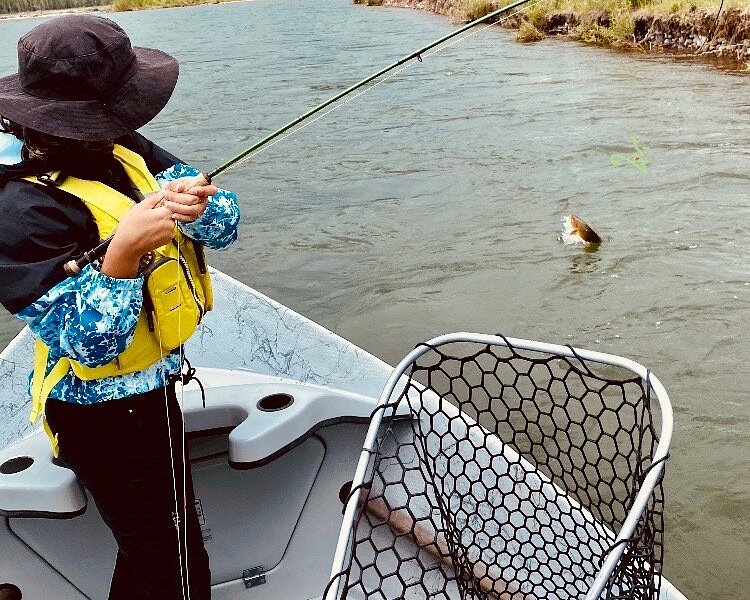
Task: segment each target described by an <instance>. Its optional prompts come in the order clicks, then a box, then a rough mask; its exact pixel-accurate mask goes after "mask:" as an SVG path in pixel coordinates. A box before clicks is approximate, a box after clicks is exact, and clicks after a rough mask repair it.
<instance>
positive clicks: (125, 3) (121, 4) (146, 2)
mask: <svg viewBox="0 0 750 600" xmlns="http://www.w3.org/2000/svg"><path fill="white" fill-rule="evenodd" d="M227 1H229V0H114V1H113V2H112V10H114V11H118V12H119V11H126V10H143V9H146V8H169V7H171V6H195V5H197V4H219V3H220V2H227Z"/></svg>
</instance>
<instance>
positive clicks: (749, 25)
mask: <svg viewBox="0 0 750 600" xmlns="http://www.w3.org/2000/svg"><path fill="white" fill-rule="evenodd" d="M354 2H355V3H358V4H368V5H378V6H397V7H405V8H414V9H420V10H428V11H431V12H434V13H437V14H442V15H446V16H448V17H449V18H451V19H453V20H459V21H470V20H472V19H476V18H479V17H481V16H484V15H486V14H489V13H490V12H492V11H494V10H496V9H497V8H500V7H501V6H503V4H505V2H502V3H501V2H490V1H488V0H354ZM697 4H702V6H698V5H697ZM697 4H696V3H689V2H686V1H685V0H654V1H653V2H652V1H651V0H551V1H542V2H540V3H538V4H535V5H532V6H531V7H530V8H528V9H527V10H526V9H524V8H521V9H519V12H518V13H517V14H515V15H513V16H510V17H501V18H500V22H499V24H500V25H501V26H503V27H508V28H512V29H515V30H517V33H516V39H517V40H518V41H519V42H533V41H537V40H540V39H544V38H545V37H548V36H563V37H566V38H569V39H573V40H577V41H580V42H584V43H587V44H594V45H598V46H604V47H611V48H619V49H623V50H630V51H637V52H648V53H669V54H679V55H694V56H700V57H704V58H713V59H719V60H721V61H722V62H724V63H726V62H729V63H730V64H731V65H732V66H734V67H737V68H748V67H749V66H750V11H749V10H748V3H747V2H746V1H740V0H730V1H729V2H725V4H724V6H723V7H721V10H720V3H719V2H718V1H717V2H716V3H715V5H714V4H713V2H705V1H704V2H700V0H698V2H697Z"/></svg>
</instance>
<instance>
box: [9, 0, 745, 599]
mask: <svg viewBox="0 0 750 600" xmlns="http://www.w3.org/2000/svg"><path fill="white" fill-rule="evenodd" d="M111 16H112V18H113V19H114V20H116V21H117V22H119V23H121V24H122V25H123V27H124V28H125V29H126V30H127V31H128V32H129V33H130V34H131V37H132V39H133V40H134V42H135V43H136V44H140V45H146V46H157V47H159V48H162V49H164V50H166V51H168V52H170V53H171V54H173V55H174V56H176V57H177V58H178V59H179V60H180V63H181V65H182V75H181V78H180V82H179V84H178V87H177V90H176V93H175V95H174V97H173V99H172V100H171V101H170V103H169V104H168V106H167V107H166V109H165V110H164V111H163V112H162V113H161V114H160V115H159V116H158V117H157V118H156V119H155V120H154V121H153V122H152V123H150V124H149V125H148V126H146V127H145V128H144V132H145V133H146V134H147V135H149V136H150V137H152V138H153V139H155V140H156V141H158V142H159V143H161V144H162V145H164V146H166V147H167V148H169V149H170V150H171V151H172V152H174V153H176V154H177V155H179V156H181V157H183V159H184V160H186V161H188V162H191V163H193V164H195V165H197V166H200V167H202V168H204V169H206V170H210V169H211V168H213V167H215V166H216V165H218V164H220V163H222V162H224V160H226V159H227V158H228V157H230V156H232V155H233V154H234V153H236V152H238V151H239V150H241V149H243V145H244V146H247V145H249V144H250V143H252V142H254V141H256V140H258V139H260V138H261V137H262V136H263V135H265V134H267V133H270V132H271V131H273V130H274V129H276V128H277V127H279V126H281V125H282V124H284V123H285V122H287V121H289V120H290V119H291V118H293V117H295V116H297V115H298V114H300V113H302V112H303V111H305V110H306V109H308V108H310V107H312V106H314V105H316V104H317V103H318V102H320V101H322V100H324V99H326V98H328V97H329V96H331V95H333V94H334V93H335V92H337V91H339V90H341V89H344V88H345V87H347V86H348V85H350V84H352V83H354V82H355V81H358V80H359V79H361V78H362V77H364V76H365V75H367V74H369V73H371V72H373V71H375V70H377V69H379V68H380V67H383V66H385V65H386V64H390V63H391V62H392V61H393V60H395V59H397V58H399V57H401V56H403V55H404V54H406V53H408V52H410V51H412V50H414V49H416V48H417V47H419V46H421V45H423V44H424V43H427V42H429V41H431V40H432V39H434V38H436V37H437V36H440V35H443V34H445V33H447V32H449V31H451V30H452V29H453V28H454V27H455V25H452V24H450V23H449V22H448V21H447V20H446V19H444V18H442V17H437V16H435V15H431V14H427V13H423V12H417V11H411V10H403V9H374V8H365V7H359V6H354V5H352V4H350V3H349V1H348V0H314V1H313V0H294V1H292V0H257V1H255V2H245V3H232V4H223V5H214V6H204V7H194V8H184V9H165V10H157V11H144V12H134V13H122V14H114V15H111ZM38 22H39V20H38V19H33V20H18V21H2V22H0V74H3V75H4V74H8V73H11V72H14V71H15V43H16V40H17V39H18V36H19V35H21V34H22V33H23V32H25V31H27V30H28V29H29V28H31V27H32V26H33V25H35V24H36V23H38ZM749 81H750V80H748V79H747V77H744V76H740V75H737V74H732V73H728V72H722V71H718V70H715V69H713V68H711V67H709V66H706V65H698V64H692V63H690V62H683V61H679V62H676V61H673V60H670V59H668V58H654V57H651V58H649V57H645V56H639V55H623V54H619V53H614V52H609V51H605V50H600V49H595V48H590V47H584V46H579V45H577V44H575V43H571V42H564V41H557V40H545V41H543V42H540V43H537V44H533V45H521V44H517V43H515V42H514V41H513V33H512V32H509V31H505V30H498V29H497V28H491V29H489V30H486V31H482V32H480V33H477V34H476V35H473V36H471V37H470V38H468V39H466V40H464V41H463V42H461V43H460V44H456V45H453V46H450V47H449V48H447V49H445V50H444V51H442V52H440V53H438V54H436V55H434V56H429V57H426V58H425V60H424V62H422V63H416V64H415V65H414V66H412V67H411V68H409V69H407V70H406V71H404V72H403V73H401V74H399V75H398V76H396V77H393V78H391V79H389V80H388V81H386V82H385V83H383V84H382V85H379V86H377V87H375V88H374V89H373V90H371V91H370V92H369V93H367V94H365V95H364V96H362V97H359V98H356V99H355V100H353V101H351V102H350V103H348V104H346V105H345V106H344V107H342V108H341V109H339V110H337V111H335V112H333V113H331V114H329V115H327V116H325V117H324V118H323V119H321V120H319V121H317V122H315V123H313V124H312V125H310V126H309V127H307V128H306V129H304V130H303V131H301V132H299V133H298V134H296V135H294V136H292V137H290V138H288V139H286V140H283V141H282V142H280V143H278V144H276V145H274V146H273V147H271V148H269V149H267V150H266V151H264V152H262V153H261V154H259V155H258V156H256V157H254V158H253V160H252V161H250V162H248V163H245V164H243V165H241V166H240V167H238V168H236V169H235V170H233V171H230V172H229V173H227V174H226V175H224V176H222V177H221V178H220V179H219V180H218V181H217V183H218V184H219V185H221V186H223V187H226V188H229V189H233V190H235V191H237V192H238V194H239V196H240V198H241V202H242V207H243V211H244V214H243V219H244V221H243V226H242V231H241V239H240V241H239V243H237V244H235V245H234V247H232V248H230V249H229V250H227V251H225V252H214V253H212V254H210V259H211V262H212V263H213V264H214V265H215V266H216V267H218V268H219V269H221V270H223V271H225V272H227V273H228V274H230V275H232V276H233V277H235V278H236V279H239V280H241V281H243V282H245V283H247V284H249V285H251V286H253V287H255V288H256V289H258V290H260V291H262V292H263V293H265V294H268V295H269V296H271V297H273V298H274V299H276V300H278V301H280V302H282V303H283V304H286V305H287V306H289V307H291V308H293V309H294V310H296V311H298V312H300V313H302V314H304V315H306V316H307V317H309V318H311V319H313V320H315V321H317V322H319V323H321V324H322V325H324V326H326V327H327V328H329V329H332V330H333V331H336V332H337V333H339V334H340V335H342V336H344V337H345V338H347V339H349V340H351V341H352V342H354V343H355V344H357V345H359V346H361V347H363V348H364V349H366V350H368V351H370V352H371V353H373V354H375V355H377V356H379V357H381V358H383V359H384V360H386V361H388V362H390V363H395V362H397V361H398V360H399V359H400V358H401V357H402V356H403V355H404V354H405V353H406V352H408V351H409V350H410V349H411V348H412V347H413V346H414V345H415V344H416V343H417V342H419V341H421V340H423V339H427V338H429V337H432V336H434V335H436V334H438V333H443V332H447V331H456V330H474V331H482V332H490V333H492V332H502V333H504V334H506V335H509V336H513V337H521V338H528V339H536V340H541V341H549V342H557V343H570V344H573V345H575V346H579V347H583V348H590V349H595V350H600V351H604V352H610V353H613V354H619V355H623V356H627V357H629V358H632V359H634V360H637V361H639V362H641V363H642V364H644V365H646V366H648V367H650V368H651V369H652V370H653V372H654V373H655V374H656V375H657V376H658V377H659V378H660V379H661V381H662V382H663V383H664V384H665V386H666V388H667V390H668V391H669V393H670V396H671V398H672V401H673V403H674V409H675V418H676V430H675V436H674V441H673V444H672V458H671V460H670V461H669V464H668V468H667V479H666V488H667V505H666V511H667V517H668V519H667V537H666V542H667V546H666V569H665V571H666V575H667V577H668V578H669V579H671V580H672V581H673V582H674V583H675V584H676V585H677V586H678V587H679V588H680V589H681V590H682V591H683V592H684V593H685V594H686V595H687V596H688V597H689V598H690V599H691V600H700V599H710V598H722V599H726V600H729V599H737V600H741V599H742V598H747V597H748V596H747V594H748V590H749V589H750V567H748V564H750V528H749V527H748V523H750V442H749V440H750V402H748V389H750V369H748V367H747V359H748V358H749V357H750V339H748V335H747V333H748V330H749V326H750V271H749V269H748V258H749V257H750V241H749V239H748V231H749V230H750V202H748V199H747V186H748V183H749V182H750V175H748V166H749V164H750V127H749V126H748V117H749V116H750V106H748V102H747V97H748V91H749V90H750V86H749V84H748V82H749ZM633 136H636V138H637V140H638V141H639V142H640V144H641V145H642V146H643V147H644V150H643V152H644V155H645V159H646V160H647V161H648V163H647V164H646V165H645V166H646V169H647V170H646V172H643V170H641V169H637V168H634V167H633V166H632V165H628V164H623V165H621V166H614V165H613V164H611V162H610V155H612V154H613V153H624V154H632V153H633V151H634V149H633V145H632V137H633ZM571 212H574V213H577V214H578V215H579V216H581V217H582V218H584V219H585V220H586V221H588V222H589V223H590V224H591V225H592V226H593V227H594V228H595V229H596V230H598V232H599V233H600V234H601V235H602V236H603V237H604V239H605V241H604V243H603V244H602V246H601V247H600V249H599V250H598V251H597V252H584V251H583V250H582V249H581V248H580V247H574V246H567V245H564V244H563V243H562V242H560V241H559V240H558V239H557V236H558V234H559V232H560V230H561V218H562V217H563V216H564V215H565V214H568V213H571ZM18 330H19V327H18V325H17V322H16V321H14V320H13V319H12V318H10V317H9V316H7V315H3V316H1V317H0V341H1V342H2V344H3V345H4V344H5V343H7V342H8V341H9V340H10V339H11V337H12V336H13V335H14V334H15V333H16V332H17V331H18Z"/></svg>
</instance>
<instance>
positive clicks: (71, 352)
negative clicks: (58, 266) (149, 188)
mask: <svg viewBox="0 0 750 600" xmlns="http://www.w3.org/2000/svg"><path fill="white" fill-rule="evenodd" d="M198 174H199V172H198V170H197V169H195V168H193V167H190V166H187V165H183V164H176V165H174V166H172V167H170V168H169V169H166V170H165V171H162V172H161V173H159V174H158V175H157V176H156V180H157V181H158V182H159V184H160V185H164V184H165V183H167V182H168V181H173V180H175V179H179V178H181V177H192V176H196V175H198ZM239 220H240V211H239V206H238V204H237V197H236V195H235V194H234V193H232V192H228V191H226V190H221V189H220V190H219V192H218V193H217V194H215V195H214V196H212V197H211V198H210V199H209V201H208V203H207V206H206V210H205V212H204V213H203V215H201V216H200V217H199V218H198V219H196V220H195V221H194V222H192V223H180V224H179V225H178V226H179V227H180V229H181V230H182V232H183V233H185V234H186V235H187V236H189V237H191V238H192V239H194V240H196V241H198V242H200V243H201V244H203V245H204V246H206V247H208V248H214V249H222V248H226V247H227V246H229V245H230V244H231V243H232V242H234V241H235V240H236V239H237V230H238V225H239ZM142 286H143V278H142V277H136V278H134V279H119V278H114V277H109V276H107V275H105V274H103V273H100V272H99V271H98V270H97V269H96V267H95V266H94V265H88V266H86V267H85V268H84V269H83V270H82V271H81V273H80V274H79V275H78V276H76V277H68V278H67V279H64V280H63V281H61V282H60V283H58V284H57V285H55V286H54V287H53V288H52V289H50V290H49V291H48V292H47V293H46V294H44V295H43V296H42V297H41V298H39V299H37V300H36V301H35V302H32V303H31V304H30V305H28V306H27V307H25V308H24V309H22V310H21V311H19V312H18V313H16V316H17V317H18V318H19V319H21V320H22V321H24V322H25V323H26V324H27V325H28V326H29V328H30V329H31V331H32V332H33V333H34V334H36V335H37V336H39V337H40V338H41V339H42V341H44V343H45V344H47V346H49V348H50V354H49V359H48V362H47V369H48V371H49V369H51V368H52V367H53V366H54V364H55V363H56V362H57V361H58V359H59V358H60V357H62V356H67V357H69V358H72V359H74V360H77V361H79V362H81V363H83V364H84V365H87V366H100V365H104V364H106V363H108V362H110V361H111V360H112V359H114V358H115V357H116V356H117V355H119V354H120V353H121V352H122V351H123V350H125V348H126V347H127V346H128V344H129V343H130V342H131V340H132V339H133V335H134V333H135V326H136V323H137V322H138V317H139V315H140V313H141V307H142V305H143V293H142ZM180 369H181V365H180V352H179V350H175V351H173V352H172V353H170V354H168V355H167V356H165V357H163V358H162V359H160V360H159V361H157V362H156V363H154V364H153V365H151V366H150V367H149V368H147V369H145V370H143V371H138V372H135V373H129V374H127V375H119V376H116V377H103V378H101V379H94V380H90V381H83V380H81V379H78V378H77V377H76V376H75V375H73V374H72V372H71V373H68V374H67V375H66V376H65V377H64V378H63V379H62V380H61V381H60V382H59V383H58V384H57V385H56V386H55V387H54V388H53V390H52V392H51V393H50V398H57V399H60V400H64V401H66V402H73V403H77V404H92V403H95V402H102V401H105V400H112V399H116V398H125V397H127V396H132V395H133V394H141V393H144V392H148V391H151V390H154V389H157V388H159V387H162V386H163V385H164V384H165V383H166V381H167V378H168V377H169V376H170V375H174V374H177V373H178V372H179V371H180Z"/></svg>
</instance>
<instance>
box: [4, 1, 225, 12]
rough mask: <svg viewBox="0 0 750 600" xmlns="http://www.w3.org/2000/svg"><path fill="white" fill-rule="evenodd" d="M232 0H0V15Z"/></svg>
mask: <svg viewBox="0 0 750 600" xmlns="http://www.w3.org/2000/svg"><path fill="white" fill-rule="evenodd" d="M229 1H231V0H0V15H8V16H10V15H19V14H29V13H38V12H44V11H61V10H68V9H84V8H99V9H103V10H111V11H127V10H141V9H146V8H166V7H169V6H193V5H197V4H218V3H219V2H229Z"/></svg>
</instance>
